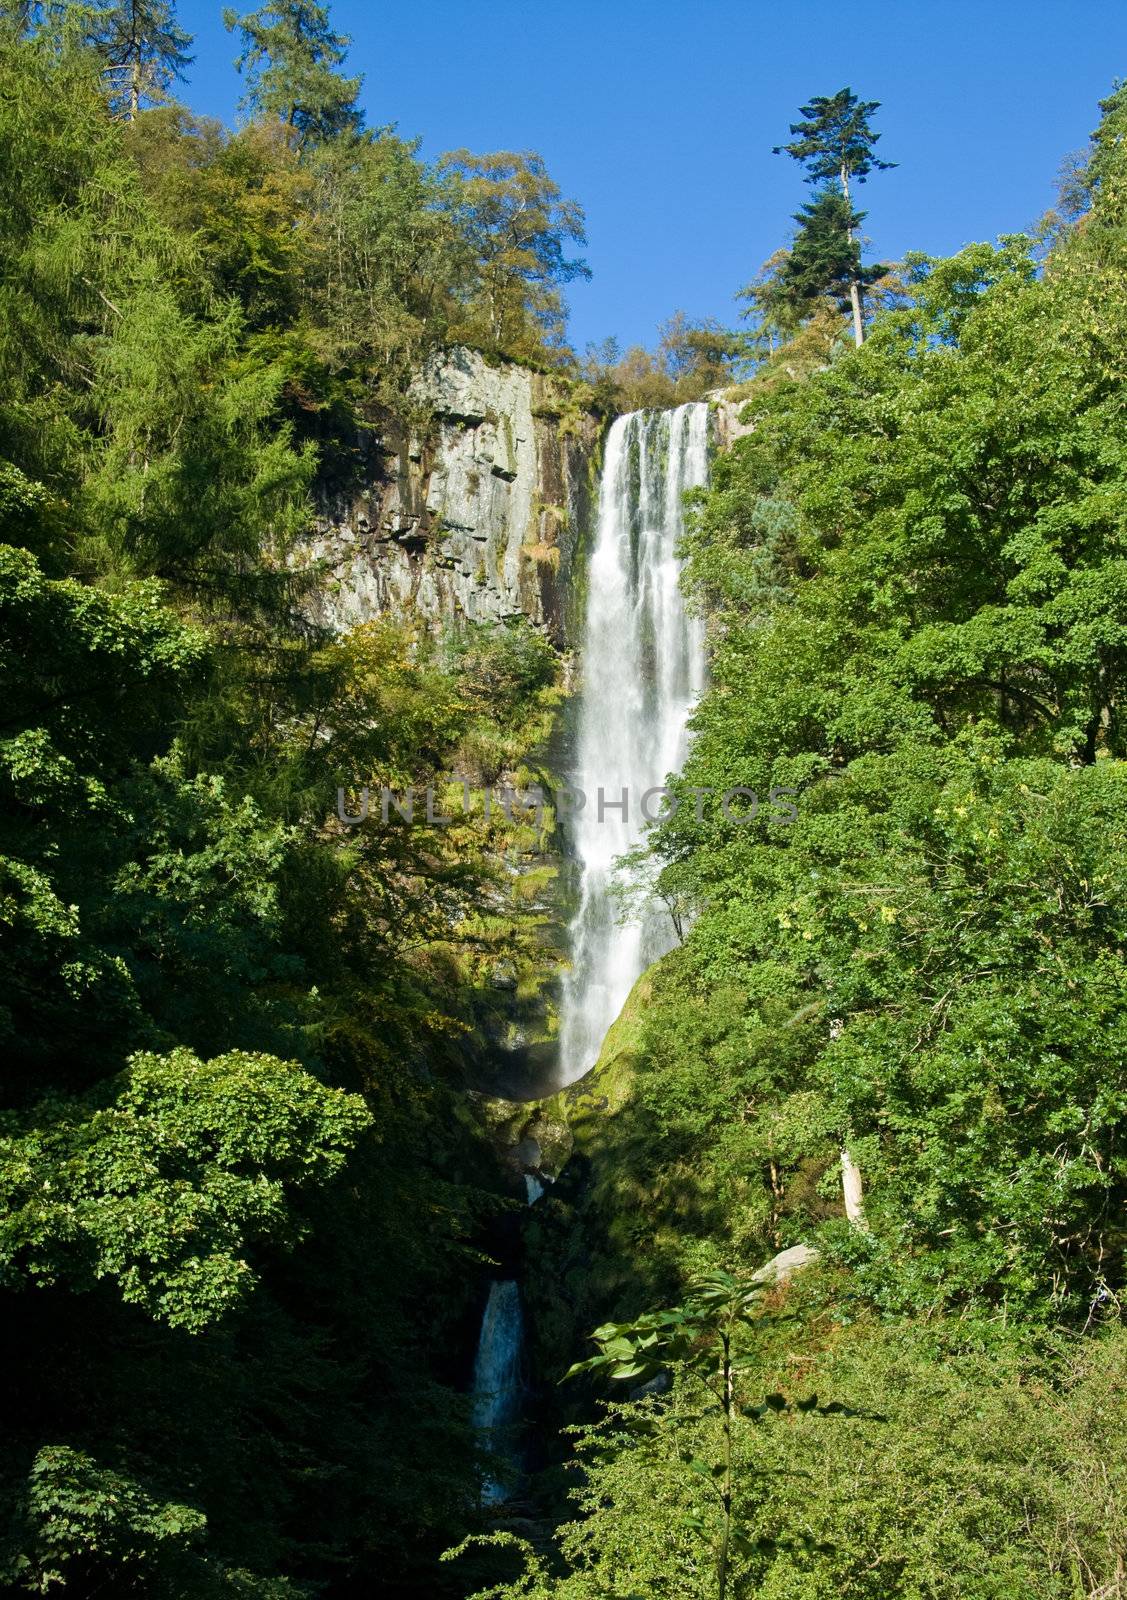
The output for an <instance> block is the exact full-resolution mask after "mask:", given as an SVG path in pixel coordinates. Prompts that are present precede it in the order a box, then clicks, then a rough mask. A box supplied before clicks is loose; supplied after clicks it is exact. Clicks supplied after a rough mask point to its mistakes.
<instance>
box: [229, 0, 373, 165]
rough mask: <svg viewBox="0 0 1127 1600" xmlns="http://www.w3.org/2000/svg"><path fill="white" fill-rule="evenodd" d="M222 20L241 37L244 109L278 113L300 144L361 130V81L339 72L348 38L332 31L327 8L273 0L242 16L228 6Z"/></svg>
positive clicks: (239, 62)
mask: <svg viewBox="0 0 1127 1600" xmlns="http://www.w3.org/2000/svg"><path fill="white" fill-rule="evenodd" d="M223 22H224V26H225V27H226V28H227V30H228V32H233V31H234V30H235V29H238V31H239V33H240V34H241V35H242V41H243V50H242V54H241V55H240V56H239V58H238V60H237V61H236V63H235V65H236V66H237V67H238V69H239V71H240V72H241V73H243V74H244V76H245V77H246V80H247V91H246V94H245V95H244V96H243V99H242V102H241V104H242V106H243V108H244V109H246V110H248V111H250V112H251V114H252V115H254V116H266V117H270V116H275V117H280V118H281V120H282V121H283V122H284V123H285V124H286V126H287V128H289V129H290V130H291V131H292V135H293V137H294V139H295V140H296V142H297V144H298V145H299V147H300V146H304V145H305V144H308V143H311V142H313V143H319V142H321V141H323V140H325V139H331V138H333V137H334V136H335V135H337V134H340V133H346V132H356V131H359V129H360V127H361V126H362V124H363V114H362V113H361V111H360V109H359V107H358V106H357V104H356V100H357V96H358V95H359V93H360V85H361V83H362V82H363V79H362V78H361V77H360V76H357V77H355V78H346V77H345V76H344V75H343V73H342V72H340V71H339V68H340V66H341V64H342V63H343V61H344V59H345V56H346V55H347V53H348V46H349V44H350V42H351V41H350V40H349V39H348V37H347V36H346V35H344V34H340V33H334V32H333V30H332V28H331V27H330V25H329V8H328V6H323V5H316V4H314V3H313V0H274V3H271V4H267V5H264V6H260V7H259V8H258V10H257V11H251V12H248V13H247V14H246V15H245V16H241V17H240V16H239V15H238V13H237V12H235V11H233V10H231V9H230V8H228V9H227V10H225V11H224V13H223Z"/></svg>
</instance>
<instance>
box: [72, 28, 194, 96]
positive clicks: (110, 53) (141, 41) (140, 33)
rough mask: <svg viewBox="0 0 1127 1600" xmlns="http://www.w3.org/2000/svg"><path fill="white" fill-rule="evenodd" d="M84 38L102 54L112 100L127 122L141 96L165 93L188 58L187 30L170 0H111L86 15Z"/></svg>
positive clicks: (191, 58)
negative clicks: (176, 14) (88, 19)
mask: <svg viewBox="0 0 1127 1600" xmlns="http://www.w3.org/2000/svg"><path fill="white" fill-rule="evenodd" d="M87 41H88V43H89V44H91V45H92V46H93V47H94V49H95V50H97V51H98V53H99V54H100V55H101V56H102V57H103V58H104V59H105V62H106V76H107V77H108V78H109V81H110V84H111V86H112V91H113V98H114V101H115V103H116V104H118V105H121V106H123V107H124V109H125V114H126V116H127V117H128V119H129V121H130V122H133V121H135V120H136V117H137V113H138V111H140V109H141V103H142V101H145V100H147V101H149V102H159V101H162V100H165V99H167V98H168V90H169V87H170V86H171V84H172V83H173V81H174V80H175V79H178V78H180V79H182V78H183V76H184V68H185V67H187V66H188V65H190V63H191V61H192V60H193V57H192V56H190V55H189V54H188V47H189V45H190V44H191V42H192V36H191V34H188V33H185V32H184V30H183V28H181V27H179V26H178V25H177V22H176V18H175V13H174V8H173V5H172V4H171V0H114V3H113V4H111V5H110V6H109V7H108V8H106V9H104V10H101V11H97V12H95V13H94V14H93V16H92V17H91V22H90V26H89V31H88V34H87Z"/></svg>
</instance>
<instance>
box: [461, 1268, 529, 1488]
mask: <svg viewBox="0 0 1127 1600" xmlns="http://www.w3.org/2000/svg"><path fill="white" fill-rule="evenodd" d="M523 1337H524V1318H523V1315H522V1313H521V1306H520V1290H519V1289H518V1288H517V1285H516V1283H515V1281H514V1280H513V1279H511V1278H509V1279H505V1280H504V1281H503V1282H495V1283H494V1284H493V1285H492V1287H491V1288H490V1290H489V1299H488V1301H487V1302H486V1306H485V1315H484V1316H483V1317H482V1319H481V1336H480V1338H479V1339H478V1345H477V1359H476V1361H475V1362H474V1373H473V1425H474V1429H475V1431H476V1432H477V1434H478V1437H479V1438H480V1440H481V1443H482V1444H483V1445H484V1446H485V1447H486V1448H487V1449H489V1450H492V1451H493V1452H494V1454H495V1455H498V1456H505V1455H507V1454H508V1455H511V1450H510V1449H508V1448H507V1446H508V1439H507V1433H508V1429H509V1428H510V1427H511V1426H512V1424H513V1423H514V1422H515V1421H516V1419H517V1414H518V1411H519V1409H520V1394H521V1382H520V1355H521V1344H522V1342H523ZM506 1492H507V1491H506V1489H505V1487H504V1485H503V1484H500V1483H497V1482H495V1481H494V1480H493V1479H492V1478H487V1479H486V1480H485V1482H484V1483H483V1484H482V1486H481V1498H482V1503H483V1504H484V1505H497V1504H498V1503H499V1502H500V1501H502V1500H504V1499H505V1497H506Z"/></svg>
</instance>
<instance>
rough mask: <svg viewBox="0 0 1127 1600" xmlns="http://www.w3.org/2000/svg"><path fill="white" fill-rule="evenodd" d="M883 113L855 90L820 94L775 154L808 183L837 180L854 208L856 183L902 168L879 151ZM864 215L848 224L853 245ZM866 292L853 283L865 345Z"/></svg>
mask: <svg viewBox="0 0 1127 1600" xmlns="http://www.w3.org/2000/svg"><path fill="white" fill-rule="evenodd" d="M879 109H880V101H879V100H858V98H857V96H856V95H855V94H854V93H853V91H852V90H851V89H849V88H845V89H839V90H838V91H837V93H836V94H834V95H824V94H818V95H815V96H814V98H813V99H812V100H811V101H810V103H809V104H808V105H804V106H800V107H799V110H800V112H801V113H802V120H801V121H800V122H792V123H791V125H790V131H791V133H795V134H798V136H799V137H798V138H797V139H796V140H795V141H794V142H793V143H792V144H784V145H776V146H775V149H774V153H775V155H781V154H782V153H783V152H784V151H785V152H786V154H787V155H789V156H793V157H794V159H795V160H796V161H797V162H799V163H800V164H801V165H802V166H804V167H805V168H806V181H807V183H826V182H829V181H833V180H836V181H837V182H838V183H840V184H841V192H842V196H843V198H844V201H845V204H846V205H847V206H850V207H851V198H850V182H851V180H853V179H856V181H857V182H858V183H864V181H865V179H866V178H867V177H868V175H869V173H870V172H873V171H878V172H883V171H887V170H888V169H889V168H891V167H893V166H895V165H896V163H895V162H893V161H881V160H879V159H878V157H877V156H876V155H875V154H874V153H873V147H874V145H875V144H876V142H877V140H878V139H879V138H880V134H879V133H874V132H873V130H872V129H871V128H870V126H869V118H870V116H871V115H872V113H873V112H874V111H878V110H879ZM859 220H860V218H859V216H856V215H854V214H853V213H852V210H851V219H850V221H849V223H848V225H847V233H848V237H849V240H850V242H852V240H853V232H854V228H855V227H856V226H857V223H858V222H859ZM862 288H863V283H862V281H861V280H860V278H857V277H854V278H853V279H851V281H850V284H849V300H850V305H851V307H852V311H853V337H854V339H855V340H856V342H857V344H858V345H860V344H862V343H863V341H864V338H865V327H864V321H863V317H862Z"/></svg>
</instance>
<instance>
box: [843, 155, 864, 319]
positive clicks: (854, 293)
mask: <svg viewBox="0 0 1127 1600" xmlns="http://www.w3.org/2000/svg"><path fill="white" fill-rule="evenodd" d="M841 192H842V194H843V195H844V196H845V202H846V204H847V205H849V206H852V204H853V201H852V199H851V198H850V194H849V168H848V167H842V169H841ZM849 242H850V244H852V243H853V229H852V228H850V230H849ZM849 304H850V305H851V306H852V307H853V342H854V344H855V345H856V346H857V348H858V350H860V348H861V346H862V345H863V344H864V342H865V322H864V318H863V317H862V315H861V287H860V285H859V283H858V282H857V279H856V278H851V279H850V280H849Z"/></svg>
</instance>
